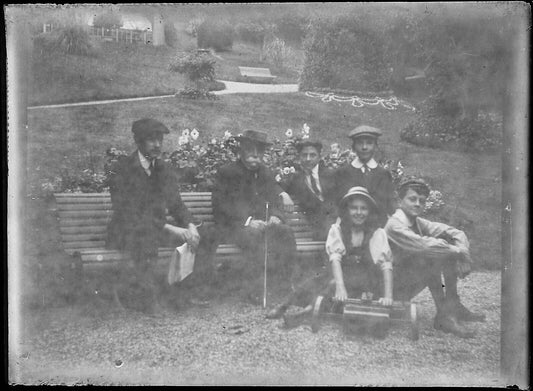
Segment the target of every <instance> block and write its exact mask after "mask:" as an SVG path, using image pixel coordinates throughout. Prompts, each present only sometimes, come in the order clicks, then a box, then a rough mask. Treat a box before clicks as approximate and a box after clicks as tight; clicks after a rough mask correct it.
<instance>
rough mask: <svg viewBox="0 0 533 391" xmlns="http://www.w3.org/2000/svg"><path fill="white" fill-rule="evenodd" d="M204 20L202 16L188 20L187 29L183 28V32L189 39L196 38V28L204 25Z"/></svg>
mask: <svg viewBox="0 0 533 391" xmlns="http://www.w3.org/2000/svg"><path fill="white" fill-rule="evenodd" d="M204 21H205V18H204V17H202V16H198V17H196V18H194V19H191V20H189V22H188V23H187V27H185V32H186V33H187V34H189V35H190V36H191V37H196V36H198V27H199V26H200V25H201V24H202V23H204Z"/></svg>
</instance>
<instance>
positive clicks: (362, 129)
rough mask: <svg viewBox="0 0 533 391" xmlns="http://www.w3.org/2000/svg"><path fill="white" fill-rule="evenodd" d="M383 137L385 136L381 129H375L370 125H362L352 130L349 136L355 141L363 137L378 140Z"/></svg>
mask: <svg viewBox="0 0 533 391" xmlns="http://www.w3.org/2000/svg"><path fill="white" fill-rule="evenodd" d="M381 135H383V132H382V131H381V130H380V129H378V128H374V127H372V126H368V125H361V126H358V127H357V128H355V129H352V130H351V131H350V133H349V134H348V137H350V138H351V139H352V140H353V139H355V138H357V137H361V136H370V137H374V138H378V137H381Z"/></svg>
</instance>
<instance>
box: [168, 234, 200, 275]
mask: <svg viewBox="0 0 533 391" xmlns="http://www.w3.org/2000/svg"><path fill="white" fill-rule="evenodd" d="M194 258H195V253H193V252H192V251H191V249H190V248H189V245H188V244H187V243H185V244H183V245H181V246H179V247H176V248H175V249H174V251H173V252H172V257H171V258H170V264H169V266H168V284H169V285H172V284H174V283H176V282H180V281H183V280H184V279H185V278H186V277H187V276H188V275H189V274H191V273H192V271H193V269H194Z"/></svg>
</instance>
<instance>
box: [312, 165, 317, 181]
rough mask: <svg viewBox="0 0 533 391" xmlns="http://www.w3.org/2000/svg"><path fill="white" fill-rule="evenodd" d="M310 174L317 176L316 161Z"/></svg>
mask: <svg viewBox="0 0 533 391" xmlns="http://www.w3.org/2000/svg"><path fill="white" fill-rule="evenodd" d="M311 174H312V175H313V176H314V177H315V178H318V163H317V164H316V166H314V167H313V169H312V170H311Z"/></svg>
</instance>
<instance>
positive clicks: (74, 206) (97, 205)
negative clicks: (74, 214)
mask: <svg viewBox="0 0 533 391" xmlns="http://www.w3.org/2000/svg"><path fill="white" fill-rule="evenodd" d="M111 208H112V205H111V202H109V203H103V202H102V203H90V204H89V203H84V204H78V203H74V204H62V205H61V207H60V208H58V210H60V211H67V210H111Z"/></svg>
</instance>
